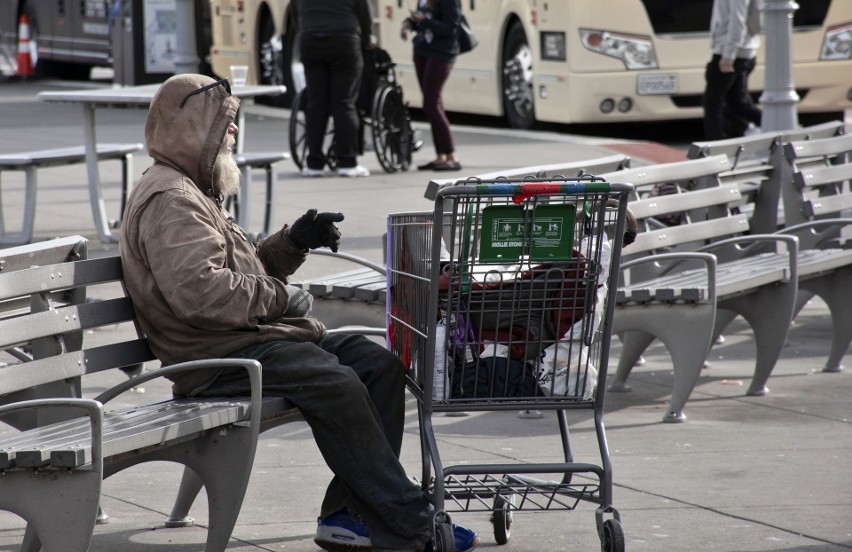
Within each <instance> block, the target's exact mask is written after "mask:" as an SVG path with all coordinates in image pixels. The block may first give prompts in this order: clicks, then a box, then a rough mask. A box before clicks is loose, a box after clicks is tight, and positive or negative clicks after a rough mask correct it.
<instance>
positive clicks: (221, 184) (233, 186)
mask: <svg viewBox="0 0 852 552" xmlns="http://www.w3.org/2000/svg"><path fill="white" fill-rule="evenodd" d="M240 176H241V175H240V168H239V167H238V166H237V163H236V161H234V157H233V156H232V155H231V153H230V152H228V151H223V152H221V153H219V155H218V156H216V163H215V164H214V165H213V188H214V189H217V190H219V192H221V194H222V195H223V196H224V197H230V196H232V195H236V193H237V192H239V191H240Z"/></svg>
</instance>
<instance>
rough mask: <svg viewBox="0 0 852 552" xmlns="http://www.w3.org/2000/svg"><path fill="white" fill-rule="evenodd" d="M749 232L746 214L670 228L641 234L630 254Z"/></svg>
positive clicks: (631, 246) (632, 245)
mask: <svg viewBox="0 0 852 552" xmlns="http://www.w3.org/2000/svg"><path fill="white" fill-rule="evenodd" d="M747 230H748V217H747V216H746V215H745V214H740V215H734V216H731V217H726V218H720V219H712V220H708V221H702V222H693V223H692V224H686V225H680V226H670V227H667V228H661V229H659V230H650V231H648V232H640V233H639V234H638V235H637V236H636V241H634V242H633V243H632V244H630V253H631V254H634V253H636V252H641V251H655V250H660V249H665V248H669V247H673V246H676V245H681V244H685V243H692V242H698V241H704V240H711V239H714V238H719V237H728V236H732V235H737V234H741V233H743V232H745V231H747Z"/></svg>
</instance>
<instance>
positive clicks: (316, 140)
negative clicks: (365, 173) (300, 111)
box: [301, 36, 329, 170]
mask: <svg viewBox="0 0 852 552" xmlns="http://www.w3.org/2000/svg"><path fill="white" fill-rule="evenodd" d="M327 41H328V39H317V38H312V37H310V36H306V37H303V38H302V43H301V48H302V64H303V65H304V67H305V87H306V89H305V90H306V94H305V100H307V104H306V106H305V138H306V140H307V144H308V157H307V167H308V168H309V169H313V170H322V168H323V167H325V162H326V159H325V152H324V151H323V144H324V142H325V133H326V129H327V127H328V117H329V103H328V94H329V69H328V66H327V64H326V62H325V60H324V59H323V58H322V53H323V52H324V51H325V49H326V48H327V47H328V44H327Z"/></svg>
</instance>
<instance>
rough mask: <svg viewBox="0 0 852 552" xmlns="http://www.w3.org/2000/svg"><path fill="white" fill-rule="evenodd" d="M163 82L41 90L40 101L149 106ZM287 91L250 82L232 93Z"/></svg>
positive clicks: (243, 95) (250, 95) (252, 94)
mask: <svg viewBox="0 0 852 552" xmlns="http://www.w3.org/2000/svg"><path fill="white" fill-rule="evenodd" d="M160 86H161V84H144V85H140V86H113V87H110V88H96V89H88V90H59V91H48V92H39V93H38V95H37V96H36V97H37V98H38V100H39V101H42V102H48V103H85V104H92V105H104V106H107V105H124V106H127V105H137V106H140V107H147V106H148V105H149V104H150V103H151V100H152V99H153V98H154V94H155V93H156V92H157V90H159V89H160ZM286 91H287V87H286V86H283V85H271V84H262V85H259V84H250V85H246V86H235V87H232V88H231V93H232V94H233V95H234V96H237V97H238V98H254V97H257V96H276V95H278V94H283V93H284V92H286Z"/></svg>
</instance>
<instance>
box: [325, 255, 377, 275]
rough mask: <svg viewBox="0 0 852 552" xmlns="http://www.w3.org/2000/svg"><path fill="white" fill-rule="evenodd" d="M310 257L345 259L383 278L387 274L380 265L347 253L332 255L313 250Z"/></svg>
mask: <svg viewBox="0 0 852 552" xmlns="http://www.w3.org/2000/svg"><path fill="white" fill-rule="evenodd" d="M311 255H325V256H326V257H334V258H337V259H345V260H347V261H352V262H353V263H356V264H359V265H361V266H366V267H367V268H372V269H373V270H375V271H376V272H378V273H379V274H381V275H383V276H387V273H388V271H387V268H385V267H384V266H382V265H380V264H376V263H374V262H372V261H369V260H367V259H365V258H363V257H358V256H357V255H351V254H349V253H340V252H337V253H334V252H333V251H331V250H327V249H314V250H312V251H311Z"/></svg>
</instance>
